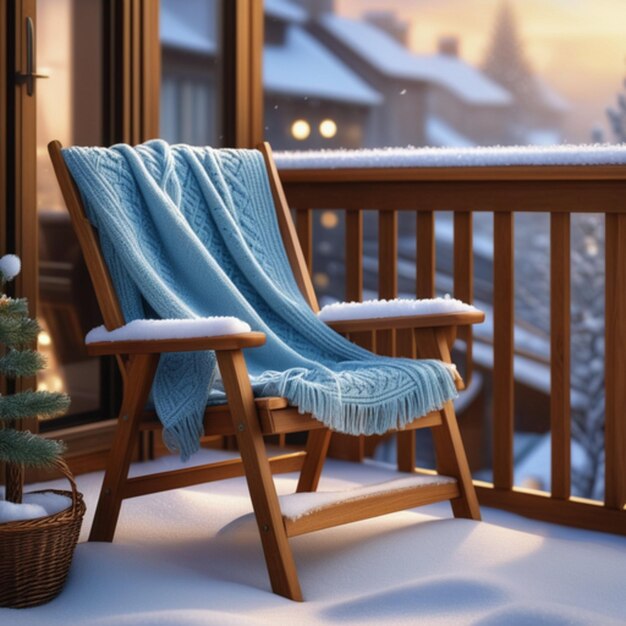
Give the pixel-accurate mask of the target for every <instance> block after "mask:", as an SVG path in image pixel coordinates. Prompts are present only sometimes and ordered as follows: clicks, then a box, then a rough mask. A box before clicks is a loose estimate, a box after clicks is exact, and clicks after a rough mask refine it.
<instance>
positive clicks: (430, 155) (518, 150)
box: [274, 144, 626, 169]
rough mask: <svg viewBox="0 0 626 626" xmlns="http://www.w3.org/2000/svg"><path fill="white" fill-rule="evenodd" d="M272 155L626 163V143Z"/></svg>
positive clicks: (396, 162)
mask: <svg viewBox="0 0 626 626" xmlns="http://www.w3.org/2000/svg"><path fill="white" fill-rule="evenodd" d="M274 156H275V159H276V163H277V165H278V167H280V168H282V169H306V168H324V167H325V168H330V169H337V168H342V167H343V168H370V167H371V168H376V167H380V168H389V167H489V166H494V165H495V166H515V165H626V145H604V144H602V145H593V146H584V145H574V146H569V145H562V146H550V147H543V146H506V147H501V146H496V147H493V148H491V147H490V148H483V147H480V148H413V147H408V148H375V149H369V150H301V151H298V150H293V151H289V152H277V153H275V155H274Z"/></svg>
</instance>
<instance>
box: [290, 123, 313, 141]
mask: <svg viewBox="0 0 626 626" xmlns="http://www.w3.org/2000/svg"><path fill="white" fill-rule="evenodd" d="M291 134H292V135H293V138H294V139H297V140H298V141H304V140H305V139H307V138H308V136H309V135H310V134H311V125H310V124H309V123H308V122H307V121H306V120H296V121H295V122H294V123H293V124H292V125H291Z"/></svg>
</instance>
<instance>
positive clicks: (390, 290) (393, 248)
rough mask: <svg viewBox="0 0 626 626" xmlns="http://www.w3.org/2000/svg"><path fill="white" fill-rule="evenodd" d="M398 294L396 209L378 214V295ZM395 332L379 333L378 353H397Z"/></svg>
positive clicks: (392, 296)
mask: <svg viewBox="0 0 626 626" xmlns="http://www.w3.org/2000/svg"><path fill="white" fill-rule="evenodd" d="M397 295H398V214H397V213H396V212H395V211H390V212H387V213H382V212H381V213H379V214H378V297H379V298H384V299H393V298H395V297H396V296H397ZM395 349H396V345H395V333H394V331H393V330H384V331H381V332H379V333H377V336H376V351H377V353H378V354H384V355H387V356H393V355H394V354H395Z"/></svg>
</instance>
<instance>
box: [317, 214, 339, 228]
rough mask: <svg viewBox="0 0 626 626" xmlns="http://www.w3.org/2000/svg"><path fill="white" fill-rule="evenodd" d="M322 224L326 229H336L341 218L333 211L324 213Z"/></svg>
mask: <svg viewBox="0 0 626 626" xmlns="http://www.w3.org/2000/svg"><path fill="white" fill-rule="evenodd" d="M320 222H321V223H322V226H323V227H324V228H329V229H330V228H336V227H337V224H338V223H339V218H338V217H337V215H336V214H335V213H334V212H333V211H324V212H323V213H322V217H321V218H320Z"/></svg>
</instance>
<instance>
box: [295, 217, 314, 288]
mask: <svg viewBox="0 0 626 626" xmlns="http://www.w3.org/2000/svg"><path fill="white" fill-rule="evenodd" d="M296 232H297V233H298V239H299V240H300V247H301V248H302V254H303V255H304V260H305V261H306V266H307V268H308V269H309V274H311V275H312V272H313V211H311V209H296Z"/></svg>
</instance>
